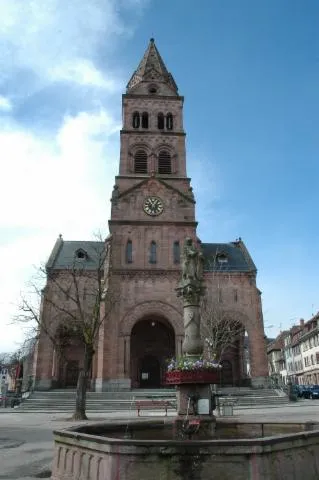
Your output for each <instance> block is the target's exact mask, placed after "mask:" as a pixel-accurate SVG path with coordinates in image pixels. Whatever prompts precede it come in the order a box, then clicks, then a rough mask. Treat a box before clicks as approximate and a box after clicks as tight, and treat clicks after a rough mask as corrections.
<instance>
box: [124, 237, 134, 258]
mask: <svg viewBox="0 0 319 480" xmlns="http://www.w3.org/2000/svg"><path fill="white" fill-rule="evenodd" d="M125 261H126V263H133V244H132V240H128V241H127V244H126V251H125Z"/></svg>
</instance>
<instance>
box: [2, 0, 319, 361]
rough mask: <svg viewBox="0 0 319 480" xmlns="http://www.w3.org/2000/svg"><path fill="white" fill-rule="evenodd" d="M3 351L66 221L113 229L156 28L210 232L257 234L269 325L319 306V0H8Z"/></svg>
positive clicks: (80, 229) (215, 237) (200, 212)
mask: <svg viewBox="0 0 319 480" xmlns="http://www.w3.org/2000/svg"><path fill="white" fill-rule="evenodd" d="M0 11H1V15H0V45H1V48H0V159H1V189H0V200H1V205H2V207H1V209H0V257H1V263H2V269H1V275H0V327H1V328H0V352H1V351H14V350H16V349H17V348H19V345H20V343H21V341H22V340H23V336H24V332H23V329H21V326H17V325H13V324H12V319H13V317H14V315H15V313H16V312H17V305H18V303H19V297H20V294H21V292H26V291H27V288H28V287H27V284H28V280H29V279H30V278H31V277H32V276H33V275H34V272H35V269H36V267H37V266H39V265H40V264H42V263H44V262H45V261H46V260H47V258H48V256H49V254H50V252H51V250H52V247H53V245H54V242H55V240H56V238H57V237H58V235H59V234H60V233H61V234H62V235H63V238H64V239H65V240H78V239H84V240H90V239H93V235H94V232H97V231H101V232H102V233H104V234H107V231H108V230H107V221H108V218H109V214H110V202H109V199H110V197H111V191H112V186H113V184H114V176H115V175H116V174H117V173H118V161H119V131H120V129H121V95H122V93H124V92H125V87H126V84H127V82H128V80H129V79H130V77H131V75H132V73H133V71H134V70H135V69H136V67H137V65H138V63H139V61H140V59H141V58H142V55H143V53H144V51H145V49H146V47H147V45H148V42H149V39H150V37H154V38H155V42H156V45H157V47H158V49H159V51H160V53H161V55H162V57H163V59H164V61H165V64H166V66H167V68H168V70H169V71H170V72H171V73H172V74H173V76H174V78H175V80H176V82H177V85H178V87H179V92H180V94H181V95H184V96H185V107H184V127H185V130H186V132H187V165H188V175H189V176H190V177H192V186H193V189H194V193H195V195H196V200H197V204H196V214H197V220H198V222H199V227H198V236H199V238H200V239H201V240H202V241H203V242H229V241H234V240H235V239H236V238H238V237H242V239H243V241H244V242H245V244H246V246H247V247H248V249H249V251H250V253H251V255H252V257H253V260H254V262H255V264H256V266H257V268H258V276H257V285H258V287H259V289H260V290H261V291H262V301H263V312H264V321H265V329H266V334H267V335H268V336H270V337H274V336H275V335H276V334H277V333H279V331H280V330H283V329H286V328H289V327H290V326H292V325H293V324H294V323H297V322H298V321H299V319H300V318H304V319H306V320H308V319H309V318H310V317H311V315H312V314H314V313H316V312H317V311H318V310H319V282H318V273H317V272H318V270H319V255H318V254H316V248H317V243H318V241H317V239H318V236H319V224H318V214H317V210H318V205H319V189H318V178H319V162H318V154H319V136H318V126H319V108H318V107H319V89H318V84H319V29H318V24H319V3H318V2H317V0H308V1H307V2H301V1H296V0H280V1H278V0H267V1H265V0H260V1H257V2H256V0H241V1H240V2H238V0H227V1H221V0H218V1H217V0H201V1H200V2H198V1H195V0H174V1H168V0H166V1H163V0H161V1H160V0H90V1H87V2H83V0H68V1H67V2H65V0H45V2H43V0H15V1H14V2H12V0H0Z"/></svg>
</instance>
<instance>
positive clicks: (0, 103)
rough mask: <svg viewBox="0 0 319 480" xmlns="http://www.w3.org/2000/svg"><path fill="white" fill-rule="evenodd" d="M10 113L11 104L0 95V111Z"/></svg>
mask: <svg viewBox="0 0 319 480" xmlns="http://www.w3.org/2000/svg"><path fill="white" fill-rule="evenodd" d="M1 110H2V111H5V112H10V111H11V110H12V103H11V102H10V100H9V99H8V98H6V97H3V96H2V95H0V111H1Z"/></svg>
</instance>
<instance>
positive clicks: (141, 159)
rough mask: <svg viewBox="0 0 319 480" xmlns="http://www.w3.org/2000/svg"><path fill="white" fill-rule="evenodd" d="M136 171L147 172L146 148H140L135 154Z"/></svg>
mask: <svg viewBox="0 0 319 480" xmlns="http://www.w3.org/2000/svg"><path fill="white" fill-rule="evenodd" d="M134 172H135V173H147V153H146V152H145V151H144V150H138V151H137V152H136V153H135V155H134Z"/></svg>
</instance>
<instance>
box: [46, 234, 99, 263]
mask: <svg viewBox="0 0 319 480" xmlns="http://www.w3.org/2000/svg"><path fill="white" fill-rule="evenodd" d="M103 248H104V242H94V241H86V240H82V241H80V240H79V241H78V240H76V241H64V240H63V239H62V237H61V236H60V237H59V238H58V239H57V241H56V243H55V245H54V247H53V250H52V253H51V255H50V257H49V260H48V261H47V264H46V268H47V269H57V270H59V269H61V270H63V269H66V268H70V267H72V265H73V262H74V258H75V255H76V252H77V251H78V250H82V251H84V252H85V253H86V254H87V257H86V259H85V260H84V261H85V269H87V270H95V269H97V268H98V259H99V258H100V256H99V255H100V252H102V250H103Z"/></svg>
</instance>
